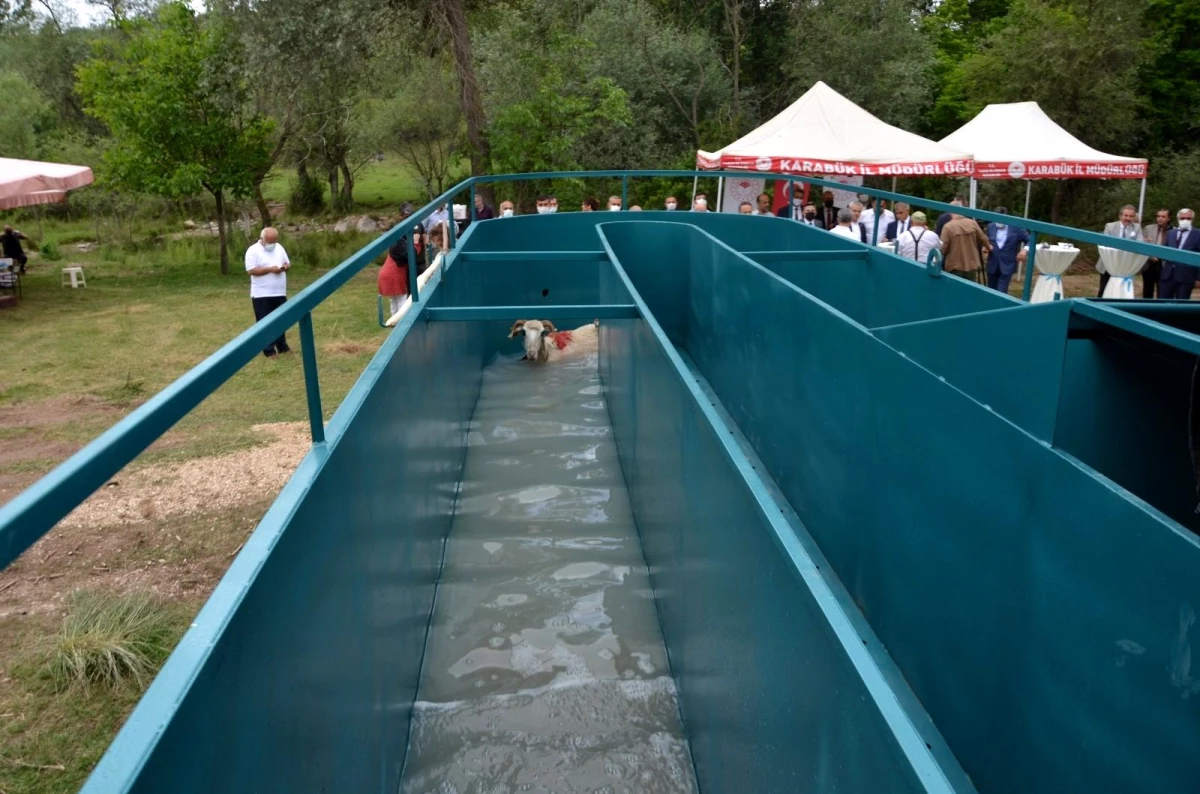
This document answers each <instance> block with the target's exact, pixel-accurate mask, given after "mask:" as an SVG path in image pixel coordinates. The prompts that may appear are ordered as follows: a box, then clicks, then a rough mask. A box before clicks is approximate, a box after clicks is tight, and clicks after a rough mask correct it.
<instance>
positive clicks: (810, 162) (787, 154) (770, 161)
mask: <svg viewBox="0 0 1200 794" xmlns="http://www.w3.org/2000/svg"><path fill="white" fill-rule="evenodd" d="M970 151H971V150H970V149H962V148H960V147H954V146H949V145H946V144H944V143H937V142H935V141H931V140H928V139H926V138H922V137H921V136H920V135H915V134H913V133H911V132H908V131H907V130H902V129H900V128H899V127H893V126H892V125H890V124H887V123H885V122H883V121H880V120H879V119H877V118H875V117H874V116H872V115H871V114H870V113H868V112H867V111H865V110H863V109H862V108H860V107H859V106H858V105H856V104H854V103H853V102H851V101H850V100H849V99H846V98H845V97H844V96H842V95H841V94H839V93H838V92H837V91H834V90H833V89H832V88H830V87H829V86H827V85H826V84H825V83H823V82H820V81H818V82H817V83H816V84H815V85H813V87H812V88H810V89H808V91H806V92H805V93H804V95H803V96H801V97H800V98H799V99H797V100H796V101H795V102H793V103H792V104H791V105H790V106H789V107H788V108H787V109H786V110H784V111H783V112H782V113H780V114H779V115H777V116H775V118H773V119H771V120H770V121H768V122H766V123H765V124H763V125H762V126H760V127H759V128H758V129H756V130H754V131H753V132H750V133H748V134H746V135H743V136H742V137H741V138H739V139H738V140H736V141H734V142H733V143H731V144H729V145H728V146H726V147H724V148H723V149H720V150H719V151H716V152H705V151H697V152H696V167H697V168H698V169H704V170H718V169H726V170H737V171H762V172H764V173H767V172H775V173H781V174H805V175H810V176H824V175H851V176H892V177H898V176H959V177H962V176H970V174H971V172H972V168H973V163H972V156H971V154H969V152H970Z"/></svg>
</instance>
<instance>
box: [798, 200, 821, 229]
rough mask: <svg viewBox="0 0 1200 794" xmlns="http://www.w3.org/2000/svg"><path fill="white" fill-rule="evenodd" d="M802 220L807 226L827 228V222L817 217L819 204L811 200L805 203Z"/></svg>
mask: <svg viewBox="0 0 1200 794" xmlns="http://www.w3.org/2000/svg"><path fill="white" fill-rule="evenodd" d="M800 222H801V223H803V224H804V225H805V226H813V227H816V228H818V229H824V228H825V224H824V223H822V222H821V219H820V218H818V217H817V205H816V204H813V203H812V202H811V201H810V202H808V203H807V204H805V205H804V219H803V220H801V221H800Z"/></svg>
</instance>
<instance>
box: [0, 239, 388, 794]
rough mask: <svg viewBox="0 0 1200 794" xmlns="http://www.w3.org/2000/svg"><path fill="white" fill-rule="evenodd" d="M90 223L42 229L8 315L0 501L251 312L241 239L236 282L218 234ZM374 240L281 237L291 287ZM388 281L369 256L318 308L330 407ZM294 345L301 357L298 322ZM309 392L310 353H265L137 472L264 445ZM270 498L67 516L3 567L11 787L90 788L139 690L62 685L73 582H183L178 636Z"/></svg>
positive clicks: (0, 711)
mask: <svg viewBox="0 0 1200 794" xmlns="http://www.w3.org/2000/svg"><path fill="white" fill-rule="evenodd" d="M85 234H86V223H82V224H81V223H74V224H57V225H52V224H50V223H47V225H46V239H49V240H56V241H58V243H57V244H58V246H59V248H60V253H61V255H62V259H61V260H60V261H57V262H49V261H46V259H45V258H37V259H33V260H31V263H30V264H31V268H30V272H29V274H28V275H27V276H26V277H25V279H24V280H23V287H24V297H23V299H22V300H21V302H20V304H19V306H17V307H16V308H13V309H7V310H4V311H0V335H3V337H4V338H5V340H6V342H7V345H6V347H7V351H6V355H5V356H3V358H2V359H0V417H3V418H4V419H3V421H2V422H0V501H7V500H8V499H10V498H12V496H14V495H15V494H16V493H17V492H19V490H21V489H22V488H23V487H25V486H26V485H28V484H29V483H30V482H32V481H33V480H34V479H36V477H37V476H39V475H41V474H43V473H45V472H46V471H48V470H49V469H50V468H52V467H53V466H54V465H56V464H57V463H59V462H61V461H62V460H63V459H64V458H65V457H66V456H68V455H69V454H70V453H71V452H73V451H74V450H76V449H78V448H79V447H80V446H82V445H83V444H85V443H86V442H87V441H89V440H90V439H92V438H94V437H95V436H96V435H98V434H99V433H100V432H101V431H103V430H104V429H105V428H107V427H109V426H111V425H112V424H113V423H114V422H115V421H117V420H118V419H119V418H120V417H122V416H123V415H125V414H126V413H128V412H129V411H131V410H132V409H133V408H135V407H136V406H137V405H138V404H140V402H142V401H143V400H145V399H146V398H148V397H149V396H151V395H153V394H154V393H155V392H157V391H159V390H160V389H162V388H163V387H164V386H166V385H168V384H169V383H171V382H172V381H173V380H174V379H175V378H177V377H178V376H180V375H181V374H183V373H184V372H186V371H187V370H188V369H190V368H191V367H192V366H194V365H195V364H197V363H199V362H200V361H202V360H203V359H204V358H205V357H207V356H208V355H209V354H211V353H212V352H214V351H215V350H217V349H218V348H219V347H221V346H222V345H223V344H225V343H226V342H228V341H229V340H230V339H231V338H233V337H234V336H236V335H237V334H238V333H240V332H241V331H242V330H244V329H245V328H247V327H248V326H250V325H251V324H252V322H253V319H254V318H253V313H252V310H251V306H250V299H249V285H248V278H247V276H246V275H245V274H244V272H243V269H242V267H241V264H240V262H241V253H242V252H241V249H240V248H238V249H237V250H235V251H233V252H232V254H233V262H232V263H231V264H232V267H231V269H232V270H233V272H232V273H231V274H230V275H228V276H222V275H220V273H219V272H218V264H217V257H216V246H215V244H214V242H213V241H212V240H209V239H207V238H204V237H189V238H185V239H180V240H169V239H163V238H159V239H158V240H157V241H155V242H144V243H138V244H137V245H134V246H129V245H126V246H125V247H117V246H105V247H103V248H101V249H100V250H97V251H91V252H87V253H79V252H77V250H76V249H75V245H74V243H67V242H61V241H62V240H66V239H72V238H75V237H78V236H80V235H85ZM368 239H369V238H368V237H366V236H359V235H334V234H326V233H315V234H310V235H306V236H305V237H303V238H297V239H288V238H287V237H285V238H284V239H282V240H281V242H282V243H283V245H284V246H285V247H286V248H288V249H289V253H290V254H291V257H292V262H293V269H292V271H291V273H290V274H289V278H288V284H289V291H290V292H292V293H293V294H294V293H295V292H297V291H298V290H299V289H301V288H303V287H304V286H305V285H307V284H309V283H311V282H312V281H313V280H314V279H316V278H318V277H319V276H320V275H321V274H322V273H324V272H326V271H327V269H328V268H329V267H331V266H333V265H336V264H337V263H338V262H340V261H341V260H342V259H343V258H345V257H346V256H347V255H349V254H350V253H352V252H353V251H355V250H357V249H358V248H359V247H361V246H362V245H363V244H364V243H366V242H367V240H368ZM67 264H80V265H82V266H83V267H84V269H85V272H86V276H87V288H86V289H76V290H72V289H69V288H63V287H62V286H60V269H61V267H63V266H65V265H67ZM375 278H376V270H375V268H374V267H368V268H367V269H366V270H365V271H364V272H362V273H360V274H359V275H358V276H356V277H355V278H354V279H353V280H352V281H351V282H350V283H349V284H347V285H346V286H345V287H343V288H342V289H341V290H340V291H339V292H338V293H337V294H336V295H335V296H334V297H333V298H331V299H329V300H328V301H326V303H325V304H323V305H322V307H321V308H320V309H319V310H318V311H317V312H315V313H314V316H313V322H314V328H315V332H316V339H317V346H318V352H317V361H318V366H319V370H320V379H321V391H322V398H323V404H324V407H325V411H326V414H327V415H329V414H332V412H333V411H334V409H335V408H336V407H337V405H338V403H339V402H340V401H341V399H342V398H343V397H344V395H345V393H346V392H347V390H348V389H349V388H350V386H351V385H352V384H353V382H354V381H355V380H356V379H357V377H358V376H359V374H360V373H361V372H362V370H363V368H364V366H365V365H366V363H367V362H368V360H369V359H370V357H371V356H372V355H373V353H374V351H375V350H376V349H377V348H378V346H379V344H380V343H381V342H382V341H383V339H384V338H385V332H384V331H383V330H382V329H380V328H379V327H378V325H377V324H376V310H375V296H376V287H375ZM289 341H290V342H291V344H292V347H293V348H294V349H296V350H297V351H299V347H300V340H299V336H298V334H297V332H296V331H295V329H293V330H292V331H291V332H290V333H289ZM304 395H305V391H304V378H303V372H302V363H301V359H300V356H299V353H298V352H297V354H295V355H290V356H280V357H277V358H275V359H271V360H268V359H266V358H263V357H258V358H256V359H255V360H254V361H253V362H251V363H250V364H249V365H247V366H246V367H245V368H244V369H243V370H242V371H241V372H239V373H238V374H237V375H235V376H234V377H233V378H232V379H231V380H230V381H229V382H228V383H227V384H226V385H225V386H223V387H222V388H221V389H219V390H218V391H217V392H216V393H214V394H213V395H212V396H211V397H209V398H208V399H207V400H206V401H205V402H204V403H203V404H202V405H201V406H200V407H199V408H197V409H196V410H195V411H193V412H192V413H191V414H190V415H189V416H188V417H187V418H186V419H184V420H183V421H182V422H181V423H180V424H179V425H178V426H176V427H175V428H174V429H172V430H171V431H170V432H169V433H168V434H167V436H165V437H164V438H163V439H162V440H161V441H160V442H158V443H157V444H156V445H155V446H154V447H152V448H151V450H150V451H148V452H147V453H145V454H143V455H142V456H141V457H139V458H138V460H137V461H135V462H134V463H133V464H131V468H132V469H141V470H145V471H148V472H153V471H155V467H161V466H163V465H164V464H176V463H179V462H181V461H185V460H190V459H196V458H208V457H210V456H214V455H225V454H229V453H231V452H236V451H239V450H247V449H249V448H251V447H254V448H260V447H261V445H262V444H263V443H264V441H263V438H262V435H261V434H259V433H255V432H254V431H252V430H251V428H252V427H253V426H254V425H258V424H263V423H278V422H303V421H306V419H307V409H306V403H305V396H304ZM121 479H122V480H126V479H129V475H127V474H124V475H122V477H121ZM264 496H265V501H264V500H262V499H260V500H259V501H257V502H255V503H253V504H242V505H240V506H238V507H236V508H231V509H228V510H225V511H224V512H221V511H211V512H206V513H204V514H202V515H190V516H185V517H179V516H174V517H167V518H163V519H151V520H149V521H148V522H145V523H142V524H138V525H134V526H133V527H131V528H127V527H116V528H112V527H96V528H90V529H88V528H85V529H83V530H75V531H74V534H72V531H69V530H65V529H63V528H62V527H60V528H57V529H55V530H54V532H52V533H50V536H47V538H46V540H45V541H43V543H44V544H51V545H48V546H45V547H35V548H34V549H31V550H30V551H29V552H27V553H26V554H25V555H24V556H23V557H22V559H21V560H19V561H18V562H17V563H15V564H14V565H13V566H11V567H10V568H9V569H8V570H6V571H3V572H0V792H3V794H16V793H17V792H21V793H22V794H49V793H50V792H68V791H75V790H77V788H78V787H79V785H81V783H82V781H83V780H84V778H85V777H86V776H87V774H88V773H89V772H90V770H91V768H92V766H93V765H94V764H95V762H96V761H97V760H98V759H99V757H100V755H101V754H102V753H103V751H104V749H105V747H107V745H108V743H109V742H110V741H111V739H112V736H113V735H114V733H115V732H116V730H117V728H118V727H119V726H120V724H121V723H122V721H123V720H124V718H125V715H127V714H128V712H129V710H130V709H131V708H132V706H133V704H134V703H136V701H137V699H138V697H139V696H140V693H141V686H140V685H139V684H138V683H137V682H124V683H121V684H118V685H103V684H97V685H95V686H92V687H89V688H78V687H76V688H71V689H68V690H66V691H61V688H55V687H54V686H52V685H51V682H50V681H49V679H48V674H47V669H48V665H49V659H50V658H51V657H50V654H51V650H50V649H52V648H53V645H54V642H55V636H56V633H57V632H58V630H59V627H60V625H61V624H62V620H63V614H62V609H61V605H62V604H63V603H65V595H66V594H69V593H70V592H71V590H72V589H74V588H75V587H88V588H92V589H98V590H99V591H100V592H114V593H116V592H129V591H131V590H133V591H136V590H137V588H138V586H139V585H138V583H139V582H141V581H143V580H150V579H153V580H154V581H155V582H157V583H158V584H159V585H161V586H162V587H166V588H167V589H168V590H169V591H170V593H171V595H170V596H169V597H167V598H166V599H165V603H164V608H166V609H169V610H171V611H172V614H173V615H175V618H174V619H173V623H172V624H171V625H172V626H173V629H172V631H173V632H174V633H173V636H172V638H171V644H174V642H175V641H177V639H178V637H179V636H181V635H182V632H183V630H184V628H185V627H186V625H187V623H188V621H189V620H190V617H191V615H193V614H194V613H195V612H196V610H198V609H199V607H200V605H201V604H202V603H203V600H204V598H205V597H207V593H208V590H209V589H210V588H211V586H212V584H213V583H214V582H215V581H216V579H217V578H219V576H220V575H221V573H222V572H223V571H224V567H225V566H227V565H228V564H229V562H230V561H231V559H232V557H233V555H234V554H235V553H236V551H237V548H238V547H239V546H240V543H241V542H242V540H243V539H244V538H245V535H246V533H248V532H249V531H250V530H251V529H252V528H253V526H254V525H255V524H256V523H257V520H258V518H259V517H260V516H261V515H262V512H263V511H264V510H265V508H266V506H267V504H268V503H269V499H270V497H271V496H273V494H265V495H264ZM77 540H78V541H79V542H78V545H76V541H77ZM55 543H57V545H54V544H55ZM72 546H73V547H74V550H73V551H72V550H70V548H71V547H72ZM58 549H62V550H63V551H62V552H61V553H59V552H57V550H58ZM72 555H73V556H72ZM139 577H140V578H139ZM193 579H194V580H195V581H194V582H193V584H191V585H189V584H188V582H189V580H193ZM196 582H198V584H197V583H196ZM46 587H50V588H51V590H52V591H54V592H53V594H52V596H51V597H48V598H47V600H46V603H47V604H50V605H52V606H51V608H46V609H41V610H39V609H37V608H35V607H34V606H33V605H32V603H31V600H30V599H29V598H28V597H27V596H14V594H19V593H22V592H23V588H35V589H36V588H43V589H45V588H46ZM10 588H11V589H10ZM6 589H7V590H8V593H7V594H5V593H4V591H5V590H6ZM14 599H18V600H16V601H15V603H14Z"/></svg>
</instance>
